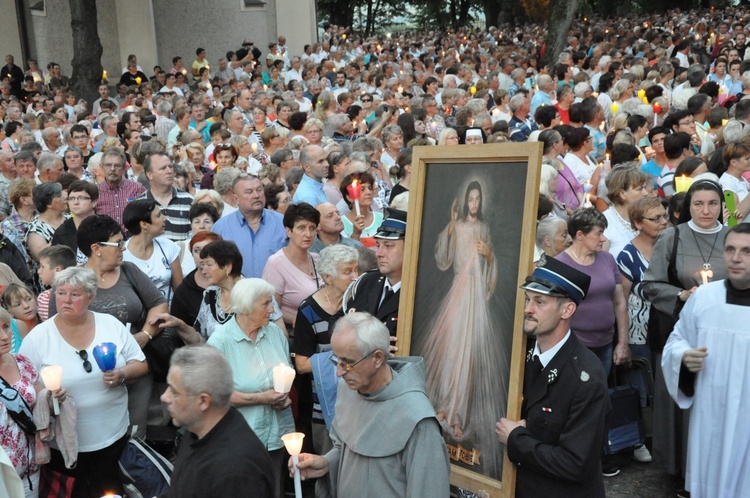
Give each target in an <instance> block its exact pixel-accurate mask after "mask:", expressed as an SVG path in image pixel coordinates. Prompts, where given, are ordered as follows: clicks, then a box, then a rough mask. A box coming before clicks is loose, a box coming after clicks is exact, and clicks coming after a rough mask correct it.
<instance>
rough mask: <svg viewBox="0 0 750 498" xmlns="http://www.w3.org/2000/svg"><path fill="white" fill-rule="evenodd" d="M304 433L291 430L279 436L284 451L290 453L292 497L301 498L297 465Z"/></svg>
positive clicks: (300, 484) (300, 482) (300, 480)
mask: <svg viewBox="0 0 750 498" xmlns="http://www.w3.org/2000/svg"><path fill="white" fill-rule="evenodd" d="M304 438H305V435H304V434H303V433H301V432H291V433H289V434H284V435H283V436H281V440H282V441H283V442H284V447H285V448H286V451H288V452H289V454H290V455H292V466H293V467H294V497H295V498H302V479H301V477H300V474H299V469H298V468H297V465H298V464H299V454H300V452H301V451H302V440H303V439H304Z"/></svg>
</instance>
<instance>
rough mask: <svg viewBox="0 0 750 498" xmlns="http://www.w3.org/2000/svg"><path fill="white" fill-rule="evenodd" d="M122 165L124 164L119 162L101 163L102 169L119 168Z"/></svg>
mask: <svg viewBox="0 0 750 498" xmlns="http://www.w3.org/2000/svg"><path fill="white" fill-rule="evenodd" d="M123 166H125V165H124V164H120V163H102V168H104V169H120V168H122V167H123Z"/></svg>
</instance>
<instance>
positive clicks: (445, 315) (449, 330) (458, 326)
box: [418, 180, 508, 479]
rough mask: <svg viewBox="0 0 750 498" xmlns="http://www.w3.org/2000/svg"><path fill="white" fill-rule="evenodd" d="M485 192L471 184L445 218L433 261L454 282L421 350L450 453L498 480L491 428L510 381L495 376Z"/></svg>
mask: <svg viewBox="0 0 750 498" xmlns="http://www.w3.org/2000/svg"><path fill="white" fill-rule="evenodd" d="M482 192H483V187H482V184H481V183H480V182H479V181H476V180H473V181H471V182H470V183H469V184H468V186H467V187H466V190H465V192H464V193H463V195H462V196H461V197H458V196H457V197H455V198H454V199H453V202H452V205H451V207H450V213H446V214H450V219H449V222H448V224H447V225H446V226H445V228H444V229H443V230H442V231H441V232H440V234H439V235H438V238H437V242H436V243H435V246H434V258H435V264H436V266H437V269H438V270H440V271H441V272H451V273H452V275H453V279H452V283H451V284H450V287H449V288H448V289H446V290H447V292H445V293H444V297H442V301H441V304H440V307H439V311H438V312H437V313H436V314H434V315H433V317H434V318H433V319H432V320H428V324H427V328H426V329H425V330H424V331H423V335H420V337H423V338H424V339H423V343H422V344H420V345H418V347H419V354H422V355H423V356H424V359H425V370H426V384H427V394H428V396H429V398H430V400H431V401H432V403H433V405H434V407H435V411H436V413H437V416H438V419H439V420H440V423H441V425H442V426H443V434H444V436H445V439H446V443H447V444H448V448H449V454H451V455H452V456H453V457H454V460H459V461H461V462H463V463H468V464H469V465H471V467H470V469H471V470H476V471H479V469H480V468H481V469H482V470H481V473H483V474H485V475H487V476H490V477H492V478H495V479H498V478H499V477H500V475H501V464H502V447H501V446H500V445H499V444H498V443H497V439H496V438H495V437H492V436H493V435H494V432H493V431H494V423H495V421H496V420H498V419H499V417H501V416H503V415H504V414H505V407H506V402H507V382H506V380H505V379H504V378H503V376H502V375H498V374H499V373H500V372H505V371H507V369H508V365H507V359H506V358H507V355H506V354H503V352H502V349H503V348H502V342H501V340H500V338H499V337H498V335H499V333H498V321H497V319H496V318H495V317H494V316H493V312H492V309H491V307H490V299H491V298H492V296H493V293H494V292H495V287H496V284H497V279H498V262H497V259H496V258H495V254H494V251H493V246H492V240H491V234H490V225H489V224H488V223H487V221H486V220H485V218H484V215H483V213H482V205H483V201H484V195H483V193H482ZM426 243H429V242H426ZM435 292H437V293H438V294H440V295H442V293H443V292H444V291H443V289H436V290H435Z"/></svg>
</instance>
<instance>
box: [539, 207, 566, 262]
mask: <svg viewBox="0 0 750 498" xmlns="http://www.w3.org/2000/svg"><path fill="white" fill-rule="evenodd" d="M572 243H573V239H572V238H571V237H570V234H569V233H568V222H567V221H565V220H564V219H562V218H559V217H557V216H553V217H552V218H544V219H542V220H539V222H538V223H537V224H536V246H535V247H534V249H535V252H534V261H539V258H541V256H542V254H546V255H547V257H550V258H554V257H555V256H557V255H558V254H560V253H561V252H563V251H564V250H565V249H567V248H568V247H570V245H571V244H572Z"/></svg>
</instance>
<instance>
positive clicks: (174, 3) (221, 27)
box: [154, 0, 278, 72]
mask: <svg viewBox="0 0 750 498" xmlns="http://www.w3.org/2000/svg"><path fill="white" fill-rule="evenodd" d="M266 1H267V3H266V5H265V6H263V7H252V8H251V10H243V9H244V8H243V7H242V5H243V4H244V3H243V2H242V0H223V1H215V2H210V3H207V2H204V1H202V0H183V1H178V0H157V1H155V2H154V21H155V25H156V40H157V52H158V54H159V62H160V63H161V65H162V68H163V69H165V70H168V69H169V68H171V67H172V57H175V56H178V55H179V56H181V57H182V59H183V61H184V64H185V67H187V68H188V69H189V68H190V67H191V66H192V64H193V61H194V60H195V50H196V49H197V48H198V47H201V48H205V49H206V52H207V53H206V59H208V62H209V64H210V65H211V70H212V72H215V71H214V68H218V67H219V66H218V60H219V58H220V57H224V55H225V54H226V52H227V51H228V50H237V49H238V48H240V46H241V45H242V40H243V39H245V38H248V39H249V40H251V41H253V42H254V43H255V44H256V45H257V46H258V47H259V48H260V49H261V51H263V53H264V54H265V53H267V52H268V42H269V41H271V40H275V39H276V37H277V36H278V35H277V33H276V4H275V0H266ZM178 26H179V29H175V28H176V27H178Z"/></svg>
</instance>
